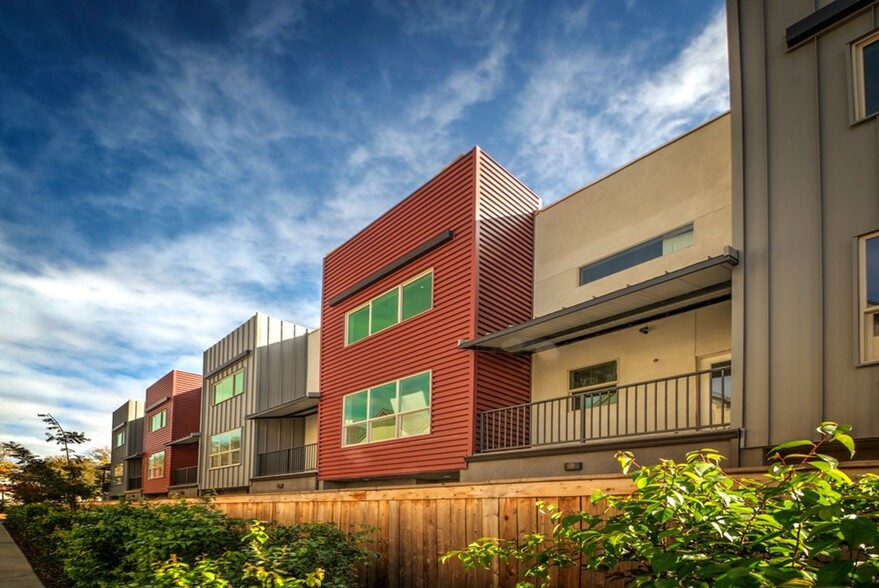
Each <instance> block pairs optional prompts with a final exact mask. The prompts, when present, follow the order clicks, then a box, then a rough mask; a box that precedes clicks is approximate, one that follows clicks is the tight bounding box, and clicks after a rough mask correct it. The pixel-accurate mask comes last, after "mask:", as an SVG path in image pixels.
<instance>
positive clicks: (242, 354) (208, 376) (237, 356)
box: [204, 349, 253, 380]
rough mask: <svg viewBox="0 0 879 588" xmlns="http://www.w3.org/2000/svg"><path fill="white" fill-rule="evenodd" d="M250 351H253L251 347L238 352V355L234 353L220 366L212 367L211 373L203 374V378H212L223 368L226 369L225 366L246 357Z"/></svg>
mask: <svg viewBox="0 0 879 588" xmlns="http://www.w3.org/2000/svg"><path fill="white" fill-rule="evenodd" d="M251 353H253V350H252V349H248V350H247V351H243V352H241V353H239V354H238V355H236V356H235V357H233V358H232V359H230V360H229V361H226V362H223V363H222V364H221V365H220V367H218V368H216V369H214V370H213V371H212V372H211V373H209V374H205V376H204V378H205V380H207V379H208V378H212V377H214V376H216V375H217V374H219V373H220V372H222V371H223V370H224V369H226V368H227V367H229V366H230V365H234V364H236V363H238V362H239V361H241V360H242V359H244V358H245V357H247V356H248V355H250V354H251Z"/></svg>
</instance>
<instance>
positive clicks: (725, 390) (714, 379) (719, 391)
mask: <svg viewBox="0 0 879 588" xmlns="http://www.w3.org/2000/svg"><path fill="white" fill-rule="evenodd" d="M731 394H732V361H728V360H727V361H719V362H717V363H712V364H711V398H712V399H713V400H720V401H722V402H724V403H726V404H729V400H730V396H731Z"/></svg>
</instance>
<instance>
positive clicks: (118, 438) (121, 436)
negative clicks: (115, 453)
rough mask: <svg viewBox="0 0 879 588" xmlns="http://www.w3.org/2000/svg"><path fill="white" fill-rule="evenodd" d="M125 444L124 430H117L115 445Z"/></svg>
mask: <svg viewBox="0 0 879 588" xmlns="http://www.w3.org/2000/svg"><path fill="white" fill-rule="evenodd" d="M123 445H125V431H119V432H118V433H116V447H122V446H123Z"/></svg>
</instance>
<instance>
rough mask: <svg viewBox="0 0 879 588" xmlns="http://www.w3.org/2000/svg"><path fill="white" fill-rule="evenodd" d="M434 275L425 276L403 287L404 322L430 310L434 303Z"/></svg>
mask: <svg viewBox="0 0 879 588" xmlns="http://www.w3.org/2000/svg"><path fill="white" fill-rule="evenodd" d="M432 286H433V274H432V273H430V274H424V275H423V276H421V277H420V278H417V279H415V280H412V281H411V282H409V283H408V284H404V285H403V308H402V313H401V314H402V320H404V321H405V320H406V319H407V318H411V317H413V316H415V315H416V314H421V313H422V312H424V311H425V310H430V306H431V304H432V302H433V287H432Z"/></svg>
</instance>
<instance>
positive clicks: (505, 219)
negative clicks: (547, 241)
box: [474, 152, 540, 441]
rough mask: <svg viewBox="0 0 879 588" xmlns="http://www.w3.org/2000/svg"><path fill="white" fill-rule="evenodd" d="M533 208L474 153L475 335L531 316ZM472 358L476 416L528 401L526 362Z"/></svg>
mask: <svg viewBox="0 0 879 588" xmlns="http://www.w3.org/2000/svg"><path fill="white" fill-rule="evenodd" d="M539 208H540V198H538V197H537V195H536V194H534V193H533V192H531V190H529V189H528V188H527V187H526V186H525V185H523V184H522V183H521V182H519V180H517V179H516V178H515V177H514V176H513V175H512V174H510V173H509V172H508V171H506V170H505V169H504V168H503V167H501V166H500V165H498V164H497V163H496V162H495V161H494V160H493V159H491V158H490V157H489V156H488V155H487V154H485V153H482V152H480V153H479V231H478V242H479V249H478V251H479V257H478V277H477V284H478V285H477V292H478V294H477V299H476V329H477V334H478V335H486V334H488V333H491V332H493V331H497V330H500V329H504V328H506V327H509V326H510V325H515V324H518V323H521V322H524V321H527V320H528V319H530V318H531V316H532V303H533V294H532V293H533V291H534V285H533V284H534V278H533V276H534V267H533V266H534V261H533V260H534V214H535V213H536V212H537V210H538V209H539ZM475 353H476V378H475V381H476V384H475V396H476V410H477V412H480V411H484V410H490V409H493V408H500V407H504V406H511V405H514V404H520V403H524V402H528V401H529V400H530V395H531V359H530V358H529V357H518V356H510V355H504V354H497V353H490V352H481V351H479V352H475ZM474 441H476V440H475V439H474Z"/></svg>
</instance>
